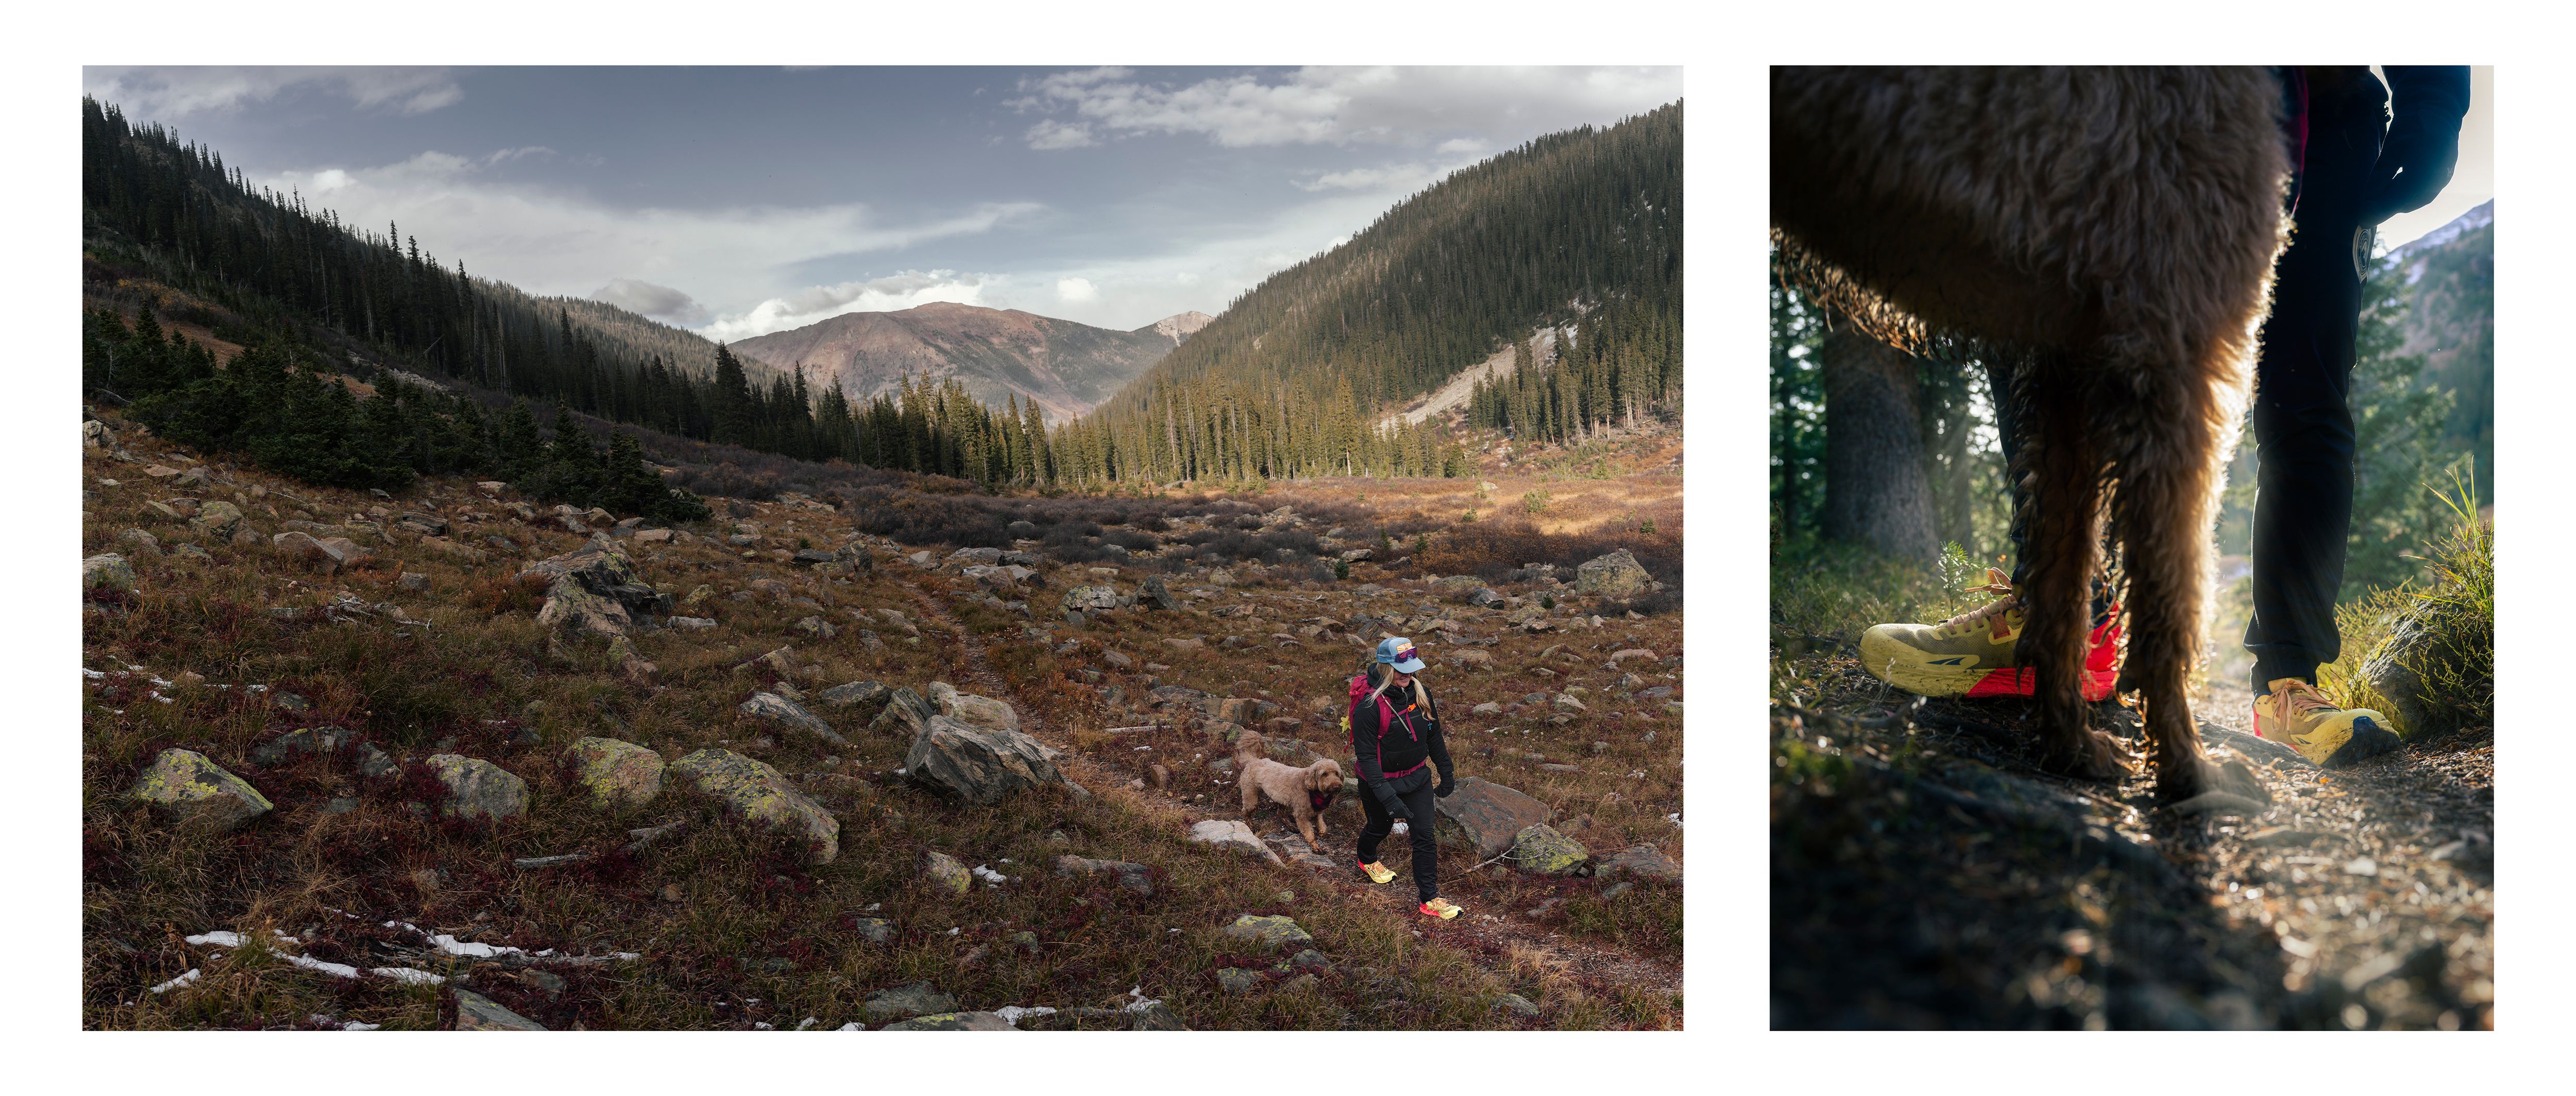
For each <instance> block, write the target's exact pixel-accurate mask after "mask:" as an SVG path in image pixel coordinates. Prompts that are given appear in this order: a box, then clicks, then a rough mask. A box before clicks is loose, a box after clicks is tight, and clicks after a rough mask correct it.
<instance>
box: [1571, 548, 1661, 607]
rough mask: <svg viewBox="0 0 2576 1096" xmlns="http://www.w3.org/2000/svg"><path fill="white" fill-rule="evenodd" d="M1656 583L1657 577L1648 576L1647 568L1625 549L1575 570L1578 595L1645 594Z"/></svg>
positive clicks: (1591, 561) (1586, 563)
mask: <svg viewBox="0 0 2576 1096" xmlns="http://www.w3.org/2000/svg"><path fill="white" fill-rule="evenodd" d="M1654 581H1655V576H1653V575H1650V574H1647V573H1646V568H1645V566H1644V565H1643V564H1640V563H1638V562H1637V557H1636V556H1634V555H1631V554H1629V552H1628V550H1627V549H1625V548H1622V549H1619V550H1618V551H1616V552H1612V553H1610V554H1609V555H1606V556H1601V557H1599V558H1596V559H1592V560H1589V561H1586V562H1585V563H1584V564H1583V566H1581V567H1577V568H1575V569H1574V592H1575V593H1578V594H1607V595H1611V596H1614V597H1616V596H1625V595H1629V594H1641V593H1644V592H1645V591H1646V588H1647V587H1648V586H1649V585H1651V584H1653V582H1654Z"/></svg>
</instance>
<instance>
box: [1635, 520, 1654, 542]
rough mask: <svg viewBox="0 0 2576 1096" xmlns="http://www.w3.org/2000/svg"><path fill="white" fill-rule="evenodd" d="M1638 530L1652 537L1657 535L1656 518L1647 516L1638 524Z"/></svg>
mask: <svg viewBox="0 0 2576 1096" xmlns="http://www.w3.org/2000/svg"><path fill="white" fill-rule="evenodd" d="M1637 531H1638V532H1640V533H1644V534H1646V535H1647V536H1650V537H1651V536H1653V535H1655V519H1653V518H1647V519H1646V520H1645V521H1644V522H1643V523H1642V524H1640V525H1638V526H1637Z"/></svg>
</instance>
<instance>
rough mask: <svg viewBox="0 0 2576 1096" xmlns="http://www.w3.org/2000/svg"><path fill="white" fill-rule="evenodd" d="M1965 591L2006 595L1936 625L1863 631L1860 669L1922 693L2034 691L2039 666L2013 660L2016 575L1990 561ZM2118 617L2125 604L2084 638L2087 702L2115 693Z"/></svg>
mask: <svg viewBox="0 0 2576 1096" xmlns="http://www.w3.org/2000/svg"><path fill="white" fill-rule="evenodd" d="M1967 592H1968V593H1972V594H2002V595H2004V596H2003V598H2002V599H2001V600H1998V601H1993V602H1989V603H1987V604H1986V605H1985V606H1984V607H1982V608H1979V609H1976V610H1973V611H1971V612H1966V613H1961V614H1959V615H1958V616H1954V617H1951V618H1950V619H1948V620H1945V621H1942V622H1941V623H1939V624H1881V625H1877V626H1875V627H1873V628H1871V629H1870V630H1868V631H1866V632H1863V633H1861V637H1860V662H1861V668H1862V669H1865V670H1868V671H1869V673H1870V676H1872V677H1875V678H1877V679H1879V680H1881V681H1884V682H1887V683H1888V684H1890V685H1894V686H1896V687H1897V688H1899V689H1903V690H1905V691H1906V692H1909V693H1919V694H1921V695H1924V696H1964V697H1968V698H1971V699H1975V698H1979V697H1994V696H2035V695H2037V694H2038V692H2039V674H2038V672H2037V671H2035V670H2032V669H2030V668H2029V667H2027V666H2022V665H2020V664H2019V663H2017V662H2015V661H2014V659H2013V650H2014V648H2016V647H2019V646H2020V645H2021V628H2022V618H2023V611H2022V605H2021V595H2020V593H2019V592H2018V591H2016V590H2015V589H2014V588H2013V584H2012V576H2010V575H2007V574H2005V573H2003V571H2001V570H1999V569H1997V568H1993V567H1988V568H1986V584H1985V585H1983V586H1971V587H1969V588H1968V590H1967ZM2119 621H2120V608H2119V606H2117V605H2114V606H2112V607H2111V611H2110V613H2109V614H2108V616H2106V617H2105V618H2104V619H2103V620H2102V622H2101V623H2099V624H2096V625H2094V626H2093V627H2092V629H2091V630H2090V632H2089V633H2088V634H2087V635H2086V637H2085V639H2086V642H2085V651H2084V670H2083V673H2082V675H2081V676H2080V677H2079V678H2078V685H2079V687H2080V688H2081V689H2082V690H2083V694H2084V699H2086V700H2101V699H2103V698H2105V697H2108V696H2110V695H2111V686H2112V684H2113V682H2114V681H2115V680H2116V679H2117V678H2118V677H2119V661H2120V623H2119Z"/></svg>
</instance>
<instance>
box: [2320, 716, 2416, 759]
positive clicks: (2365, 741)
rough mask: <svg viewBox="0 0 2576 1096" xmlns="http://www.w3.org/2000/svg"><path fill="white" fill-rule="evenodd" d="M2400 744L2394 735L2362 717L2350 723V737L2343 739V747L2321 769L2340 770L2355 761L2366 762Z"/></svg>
mask: <svg viewBox="0 0 2576 1096" xmlns="http://www.w3.org/2000/svg"><path fill="white" fill-rule="evenodd" d="M2402 744H2403V742H2402V741H2401V740H2400V739H2399V738H2398V737H2397V736H2396V734H2394V733H2392V732H2390V731H2389V730H2388V729H2387V728H2384V727H2381V726H2380V725H2379V721H2377V720H2375V719H2372V718H2370V717H2369V716H2362V717H2361V718H2359V719H2355V720H2353V721H2352V737H2351V738H2347V739H2345V740H2344V743H2343V746H2342V747H2341V748H2339V749H2337V750H2335V752H2334V754H2333V755H2332V756H2330V757H2327V758H2326V759H2325V761H2324V763H2323V767H2325V768H2329V769H2340V768H2343V767H2344V766H2347V765H2350V764H2353V763H2354V762H2357V761H2367V760H2369V759H2371V758H2374V757H2378V756H2380V755H2381V754H2385V753H2389V752H2392V751H2394V750H2396V749H2397V747H2398V746H2400V745H2402Z"/></svg>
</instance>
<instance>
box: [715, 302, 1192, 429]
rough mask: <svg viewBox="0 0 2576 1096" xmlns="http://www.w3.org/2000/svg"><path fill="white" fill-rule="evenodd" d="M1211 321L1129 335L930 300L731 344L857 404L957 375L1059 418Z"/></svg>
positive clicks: (987, 394)
mask: <svg viewBox="0 0 2576 1096" xmlns="http://www.w3.org/2000/svg"><path fill="white" fill-rule="evenodd" d="M1212 319H1213V317H1210V316H1208V315H1207V314H1205V313H1202V312H1195V311H1193V312H1183V313H1180V314H1178V315H1175V316H1167V317H1165V318H1163V319H1160V320H1157V321H1155V322H1153V323H1150V324H1147V325H1145V326H1143V327H1139V328H1136V329H1135V330H1132V331H1118V330H1114V329H1111V328H1105V327H1093V326H1091V325H1089V324H1086V323H1082V322H1080V321H1076V320H1066V319H1059V318H1056V317H1053V316H1041V315H1039V314H1037V313H1034V312H1028V311H1024V310H1021V309H1016V308H987V307H984V306H981V305H970V304H957V303H954V302H948V301H934V302H932V303H929V304H923V305H916V306H914V307H912V308H907V309H902V310H900V311H894V312H844V313H842V314H840V315H838V316H832V317H829V318H827V319H823V320H818V321H816V322H814V323H810V324H806V325H805V326H803V327H798V328H792V329H790V330H786V331H774V332H771V333H769V334H766V335H755V336H753V337H751V338H747V339H742V340H739V341H737V342H734V343H732V344H731V346H732V349H733V351H734V352H735V353H736V354H739V355H741V356H742V357H743V358H744V359H745V360H746V361H747V362H758V363H760V364H762V365H765V366H767V367H769V368H771V369H775V370H780V371H782V372H794V371H796V370H799V369H804V370H811V371H813V372H812V374H811V380H810V381H809V383H813V384H816V385H818V386H820V385H824V384H828V383H830V382H833V381H837V382H839V383H840V385H841V388H842V391H844V392H846V393H847V394H848V395H849V397H850V398H851V399H852V400H866V399H868V398H870V397H872V396H875V395H876V394H878V393H880V392H891V391H894V390H896V389H897V388H898V386H900V384H901V383H902V382H903V380H904V378H906V377H911V378H913V379H915V380H916V381H921V382H928V383H932V384H937V383H939V382H942V381H945V380H948V379H950V378H955V379H956V380H957V381H958V382H959V383H960V384H962V385H964V386H965V388H966V391H967V392H968V393H969V394H971V395H973V396H974V397H975V398H976V399H977V400H978V401H980V402H982V403H984V404H986V405H988V406H994V407H999V406H1002V405H1003V404H1004V403H1005V402H1006V401H1007V400H1009V399H1011V398H1014V397H1016V398H1017V399H1019V400H1020V401H1022V402H1029V401H1035V402H1036V403H1037V405H1038V406H1039V407H1040V408H1042V409H1044V410H1045V411H1046V413H1047V414H1048V415H1049V416H1050V417H1052V418H1053V419H1055V421H1059V422H1061V421H1065V420H1068V419H1072V418H1076V417H1079V416H1081V415H1083V414H1086V413H1088V412H1089V411H1090V410H1091V409H1092V408H1093V407H1094V406H1096V405H1098V404H1099V403H1100V402H1101V401H1103V400H1106V399H1107V398H1109V396H1110V395H1111V394H1113V393H1115V392H1117V391H1118V390H1119V388H1121V387H1123V386H1124V385H1126V383H1127V382H1128V381H1130V380H1133V379H1134V378H1135V377H1137V376H1138V375H1140V374H1142V373H1143V372H1144V371H1145V370H1146V369H1148V368H1150V367H1151V366H1152V365H1153V364H1154V363H1155V362H1158V361H1161V360H1162V359H1163V356H1164V355H1166V354H1169V353H1170V352H1171V351H1172V350H1173V349H1174V348H1175V347H1178V346H1179V345H1181V343H1183V342H1185V341H1187V339H1188V338H1189V337H1190V336H1191V335H1192V334H1195V333H1196V332H1197V331H1198V330H1199V329H1200V328H1202V327H1205V326H1206V325H1207V324H1208V322H1209V321H1211V320H1212Z"/></svg>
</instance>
